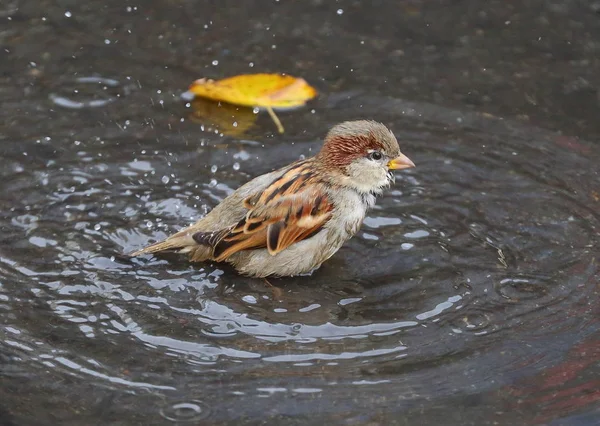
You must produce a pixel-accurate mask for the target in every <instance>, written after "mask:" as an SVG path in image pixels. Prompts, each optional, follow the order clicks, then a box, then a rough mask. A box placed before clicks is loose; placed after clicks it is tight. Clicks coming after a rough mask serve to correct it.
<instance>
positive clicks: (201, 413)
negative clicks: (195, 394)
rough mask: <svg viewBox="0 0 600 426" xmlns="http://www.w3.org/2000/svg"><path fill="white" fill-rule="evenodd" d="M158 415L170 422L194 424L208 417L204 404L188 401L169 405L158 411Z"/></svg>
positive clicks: (208, 413)
mask: <svg viewBox="0 0 600 426" xmlns="http://www.w3.org/2000/svg"><path fill="white" fill-rule="evenodd" d="M160 415H161V416H163V417H164V418H165V419H167V420H170V421H172V422H178V423H179V422H181V423H184V422H195V421H198V420H202V419H205V418H206V417H208V416H209V415H210V411H209V410H208V407H207V406H206V404H204V403H203V402H202V401H197V400H190V401H181V402H175V403H170V404H169V405H167V406H166V407H163V408H161V409H160Z"/></svg>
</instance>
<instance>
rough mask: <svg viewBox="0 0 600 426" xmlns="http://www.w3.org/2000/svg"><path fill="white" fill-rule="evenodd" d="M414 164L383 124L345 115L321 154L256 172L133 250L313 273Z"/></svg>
mask: <svg viewBox="0 0 600 426" xmlns="http://www.w3.org/2000/svg"><path fill="white" fill-rule="evenodd" d="M409 167H415V165H414V163H413V162H412V161H411V160H410V159H409V158H408V157H407V156H406V155H404V154H402V153H401V152H400V147H399V146H398V141H397V140H396V137H395V136H394V134H393V133H392V132H391V131H390V130H389V129H388V128H387V127H385V126H384V125H383V124H381V123H378V122H375V121H367V120H359V121H346V122H343V123H341V124H338V125H336V126H334V127H333V128H331V130H330V131H329V133H328V134H327V136H326V137H325V140H324V144H323V147H322V148H321V150H320V151H319V153H318V154H316V155H315V156H313V157H310V158H307V159H304V160H299V161H296V162H294V163H292V164H290V165H288V166H285V167H283V168H281V169H279V170H276V171H273V172H270V173H266V174H264V175H261V176H258V177H256V178H254V179H252V180H251V181H249V182H248V183H246V184H244V185H242V186H241V187H239V188H238V189H237V190H236V191H234V192H233V193H232V194H231V195H229V196H228V197H227V198H225V199H224V200H223V201H222V202H221V203H219V204H218V205H217V206H216V207H215V208H214V209H213V210H211V211H210V212H209V213H208V214H207V215H206V216H204V217H203V218H201V219H200V220H198V221H197V222H196V223H195V224H193V225H191V226H189V227H188V228H185V229H183V230H181V231H179V232H177V233H176V234H174V235H172V236H170V237H168V238H167V239H165V240H164V241H161V242H158V243H156V244H153V245H151V246H149V247H146V248H143V249H141V250H138V251H135V252H133V253H131V256H138V255H142V254H150V253H159V252H165V251H175V252H179V253H187V254H188V255H189V258H190V260H191V261H192V262H204V261H214V262H227V263H229V264H231V265H232V266H233V267H234V268H235V269H236V270H237V271H238V272H239V273H240V274H242V275H247V276H251V277H258V278H264V277H268V276H276V277H281V276H294V275H304V274H309V273H311V272H312V271H314V270H315V269H317V268H319V267H320V266H321V264H322V263H323V262H325V261H326V260H327V259H329V258H330V257H331V256H333V255H334V254H335V253H336V252H337V251H338V250H339V249H340V247H341V246H342V245H343V244H344V243H345V242H346V241H347V240H349V239H350V238H352V236H354V235H355V234H356V233H357V232H358V230H359V228H360V226H361V225H362V222H363V220H364V218H365V215H366V213H367V211H368V210H369V209H370V208H371V207H373V205H374V204H375V197H376V196H378V195H380V194H381V193H382V192H383V190H384V189H385V188H386V187H388V186H390V184H391V183H392V182H394V174H393V172H392V170H399V169H405V168H409Z"/></svg>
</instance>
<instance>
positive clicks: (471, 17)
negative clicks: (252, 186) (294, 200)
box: [0, 0, 600, 425]
mask: <svg viewBox="0 0 600 426" xmlns="http://www.w3.org/2000/svg"><path fill="white" fill-rule="evenodd" d="M599 12H600V3H598V2H593V1H583V0H581V1H576V0H570V1H569V0H566V1H521V0H520V1H488V2H475V1H449V0H448V1H443V0H436V1H427V2H425V1H417V0H414V1H395V2H391V1H390V2H385V1H371V2H358V1H338V2H334V1H286V0H281V1H242V2H238V1H219V2H209V1H204V2H201V1H199V2H192V1H147V2H139V3H130V2H127V1H114V0H107V1H92V2H81V1H54V2H46V1H41V2H34V1H18V0H8V1H4V2H2V4H1V5H0V99H1V101H0V102H1V103H2V108H1V109H0V152H1V158H0V173H1V175H2V180H1V182H0V185H1V192H0V197H1V203H2V210H1V217H0V229H1V230H2V233H1V234H0V238H1V241H2V245H1V246H0V424H3V425H10V424H12V425H108V424H111V425H138V424H139V425H163V424H174V423H175V424H248V425H254V424H314V425H321V424H324V423H329V424H342V425H364V424H368V425H388V424H399V425H401V424H444V425H468V424H473V425H487V424H489V425H492V424H499V425H512V424H548V425H594V424H599V423H600V365H599V361H598V360H599V359H600V301H599V292H600V279H599V270H598V268H599V266H598V242H599V240H600V237H599V233H598V229H599V227H600V176H599V170H600V166H599V164H600V145H599V144H598V138H599V137H600V120H599V119H600V13H599ZM264 71H273V72H279V71H284V72H289V73H291V74H294V75H299V76H302V77H304V78H306V79H307V80H308V81H309V82H310V83H312V84H313V85H315V86H316V87H317V88H318V89H319V90H320V92H321V96H320V97H319V99H318V100H316V101H315V102H313V103H311V104H310V105H309V106H308V107H307V108H305V109H302V110H299V111H295V112H290V113H282V114H281V118H282V120H283V122H284V124H285V126H286V133H285V135H279V134H276V133H274V132H273V130H274V126H273V124H272V123H271V122H270V120H269V118H268V116H267V115H266V114H259V115H258V116H255V115H254V114H252V112H251V111H250V113H247V112H246V113H245V115H244V113H242V112H235V114H239V117H238V116H236V117H237V118H234V119H231V117H230V116H229V117H227V120H229V121H236V123H237V122H238V120H239V124H238V125H240V126H241V125H242V124H243V123H244V122H245V121H244V120H246V121H248V120H250V122H251V121H252V120H254V119H256V122H255V123H254V125H252V126H249V128H248V130H247V132H246V133H245V135H240V134H239V133H240V132H239V131H238V132H237V134H236V131H235V129H234V128H230V129H229V130H227V129H226V128H225V127H223V128H217V129H216V131H215V130H214V129H213V128H212V127H210V126H208V125H205V126H202V125H201V124H200V123H199V122H198V121H199V120H198V119H194V117H192V111H193V108H192V107H190V106H189V105H186V104H185V102H183V101H181V100H180V98H179V96H180V94H181V92H183V91H184V90H186V88H187V86H188V85H189V84H190V83H191V81H193V80H194V79H196V78H199V77H213V78H221V77H226V76H230V75H234V74H238V73H244V72H264ZM244 117H245V118H244ZM248 117H250V118H248ZM355 118H372V119H376V120H380V121H383V122H385V123H386V124H388V125H389V126H390V127H391V128H392V129H393V130H394V132H395V133H396V135H397V137H398V139H399V140H400V141H401V144H402V146H403V149H404V151H405V152H406V153H407V154H408V155H409V156H410V157H411V158H412V159H413V160H414V161H415V163H416V164H417V166H418V167H417V168H415V169H411V170H409V171H405V172H402V173H399V174H398V177H397V181H396V185H395V187H394V188H392V190H391V191H388V192H387V193H386V195H385V196H384V197H382V198H381V199H380V200H379V202H378V205H377V207H376V209H374V211H372V212H371V213H370V215H369V217H368V219H367V220H366V221H365V225H364V227H363V229H362V231H361V232H360V233H359V235H358V236H357V237H355V238H354V239H353V240H351V241H350V242H349V243H348V244H347V245H346V246H344V248H342V250H340V252H339V253H338V254H337V255H336V256H334V258H332V259H331V260H330V261H329V262H328V263H326V264H325V265H324V266H323V267H322V268H321V270H319V271H318V272H317V273H315V274H314V275H313V276H312V277H309V278H307V277H302V278H289V279H281V280H274V284H275V285H277V286H278V287H279V288H281V289H282V293H283V295H282V297H281V299H280V300H277V299H276V298H274V296H273V293H272V292H271V291H270V289H269V288H267V287H265V285H264V284H263V283H262V282H261V281H260V280H252V279H246V278H240V277H238V276H237V275H235V273H233V272H232V271H231V270H230V269H227V268H223V267H222V266H219V265H199V266H198V265H197V266H192V265H190V264H188V263H187V262H186V261H185V260H184V259H182V258H177V257H173V258H168V259H156V258H152V259H150V258H141V259H134V260H128V259H126V258H124V257H123V256H121V253H123V252H127V251H130V250H132V249H135V248H139V247H140V246H142V245H144V244H146V243H147V242H149V241H151V240H153V239H156V238H160V237H163V236H165V235H167V234H168V233H170V232H173V231H175V230H177V229H179V228H180V227H181V226H183V225H185V224H187V223H190V222H192V221H193V220H194V219H196V218H198V217H199V216H200V215H202V214H204V213H205V212H206V211H207V210H208V209H210V208H212V207H213V206H214V205H216V204H217V203H218V202H219V201H220V200H221V199H222V198H223V197H224V196H225V195H226V194H228V193H229V192H231V191H232V190H234V189H235V188H236V187H237V186H238V185H240V184H242V183H243V182H245V181H246V180H248V179H249V178H250V177H252V176H255V175H257V174H260V173H264V172H267V171H269V170H272V169H274V168H276V167H280V166H282V165H284V164H287V163H288V162H291V161H293V160H295V159H297V158H299V157H300V156H301V155H310V154H311V153H312V152H314V151H315V150H316V149H318V147H319V146H320V142H319V140H320V138H321V137H322V136H323V135H324V133H325V132H326V131H327V129H328V128H329V127H331V126H332V125H333V124H335V123H337V122H340V121H343V120H347V119H355ZM227 120H226V121H227ZM232 129H233V130H232Z"/></svg>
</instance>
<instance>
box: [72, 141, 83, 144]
mask: <svg viewBox="0 0 600 426" xmlns="http://www.w3.org/2000/svg"><path fill="white" fill-rule="evenodd" d="M73 144H75V145H81V141H73Z"/></svg>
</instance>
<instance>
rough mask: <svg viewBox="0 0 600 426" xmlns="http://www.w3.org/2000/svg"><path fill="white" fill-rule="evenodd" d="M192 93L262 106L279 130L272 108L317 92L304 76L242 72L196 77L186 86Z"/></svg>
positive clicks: (297, 104)
mask: <svg viewBox="0 0 600 426" xmlns="http://www.w3.org/2000/svg"><path fill="white" fill-rule="evenodd" d="M189 91H190V92H191V93H193V94H194V95H195V96H200V97H203V98H208V99H212V100H215V101H222V102H227V103H230V104H235V105H243V106H249V107H262V108H265V109H266V110H267V111H268V112H269V114H270V115H271V118H273V120H274V121H275V123H276V124H277V126H278V129H279V131H280V133H283V126H281V123H280V122H279V119H278V118H277V116H276V115H275V113H274V112H273V110H274V109H291V108H296V107H301V106H303V105H305V104H306V102H307V101H309V100H311V99H312V98H314V97H315V96H317V91H316V90H315V89H314V88H313V87H312V86H310V85H309V84H308V83H307V82H306V81H305V80H304V79H302V78H296V77H292V76H290V75H281V74H244V75H238V76H235V77H229V78H225V79H223V80H217V81H215V80H209V79H205V78H202V79H200V80H196V81H195V82H194V83H192V85H191V86H190V88H189Z"/></svg>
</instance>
